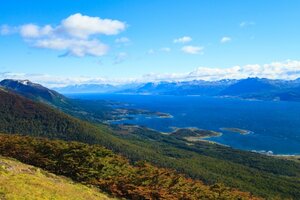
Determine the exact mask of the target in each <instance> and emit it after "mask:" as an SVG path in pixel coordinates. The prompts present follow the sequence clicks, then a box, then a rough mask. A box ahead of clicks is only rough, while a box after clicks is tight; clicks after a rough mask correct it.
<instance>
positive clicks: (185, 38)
mask: <svg viewBox="0 0 300 200" xmlns="http://www.w3.org/2000/svg"><path fill="white" fill-rule="evenodd" d="M190 41H192V38H191V37H189V36H183V37H181V38H176V39H174V40H173V42H174V43H188V42H190Z"/></svg>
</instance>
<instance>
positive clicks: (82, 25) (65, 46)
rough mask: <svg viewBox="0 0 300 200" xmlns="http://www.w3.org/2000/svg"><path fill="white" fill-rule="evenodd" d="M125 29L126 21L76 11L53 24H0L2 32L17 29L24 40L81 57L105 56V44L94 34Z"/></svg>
mask: <svg viewBox="0 0 300 200" xmlns="http://www.w3.org/2000/svg"><path fill="white" fill-rule="evenodd" d="M125 28H126V24H125V23H124V22H121V21H118V20H112V19H101V18H99V17H90V16H86V15H82V14H80V13H76V14H73V15H70V16H69V17H67V18H66V19H63V20H62V21H61V23H60V24H59V25H57V26H51V25H44V26H38V25H36V24H32V23H29V24H24V25H21V26H18V27H9V26H7V25H5V26H4V25H3V26H2V27H1V29H0V30H1V34H2V35H3V34H11V33H15V32H17V33H19V34H20V35H21V36H22V37H23V38H24V39H25V41H26V42H28V43H29V44H30V45H32V46H35V47H38V48H45V49H53V50H63V51H65V55H72V56H78V57H83V56H86V55H89V56H103V55H105V54H106V53H107V51H108V49H109V48H108V46H107V45H105V44H103V43H102V42H101V41H100V40H99V39H97V38H96V37H95V36H98V35H116V34H119V33H120V32H121V31H123V30H125ZM12 30H17V31H12ZM123 41H124V38H123Z"/></svg>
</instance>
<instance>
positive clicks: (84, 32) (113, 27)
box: [61, 13, 126, 38]
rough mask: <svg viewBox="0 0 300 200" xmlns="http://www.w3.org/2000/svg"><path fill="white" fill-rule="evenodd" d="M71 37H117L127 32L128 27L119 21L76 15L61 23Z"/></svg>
mask: <svg viewBox="0 0 300 200" xmlns="http://www.w3.org/2000/svg"><path fill="white" fill-rule="evenodd" d="M61 26H62V29H64V30H65V31H66V32H67V33H68V34H69V35H71V36H74V37H79V38H88V37H89V36H90V35H94V34H105V35H116V34H118V33H120V32H121V31H123V30H125V28H126V25H125V23H123V22H120V21H118V20H111V19H101V18H99V17H90V16H86V15H82V14H80V13H76V14H74V15H71V16H69V17H68V18H66V19H64V20H63V21H62V23H61Z"/></svg>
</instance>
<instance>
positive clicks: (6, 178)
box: [0, 156, 113, 200]
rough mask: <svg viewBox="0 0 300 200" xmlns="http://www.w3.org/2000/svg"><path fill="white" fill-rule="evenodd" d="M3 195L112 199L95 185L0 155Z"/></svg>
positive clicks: (7, 199)
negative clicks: (75, 180) (84, 183)
mask: <svg viewBox="0 0 300 200" xmlns="http://www.w3.org/2000/svg"><path fill="white" fill-rule="evenodd" d="M0 199H5V200H13V199H30V200H38V199H56V200H69V199H77V200H86V199H89V200H99V199H102V200H109V199H113V198H109V197H108V196H107V195H105V194H102V193H100V191H99V190H97V189H96V188H89V187H87V186H84V185H81V184H77V183H76V184H75V183H74V182H72V181H71V180H69V179H66V178H63V177H59V176H56V175H54V174H51V173H48V172H46V171H43V170H41V169H39V168H36V167H33V166H30V165H26V164H23V163H21V162H19V161H16V160H13V159H9V158H5V157H1V156H0Z"/></svg>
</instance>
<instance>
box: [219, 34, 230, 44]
mask: <svg viewBox="0 0 300 200" xmlns="http://www.w3.org/2000/svg"><path fill="white" fill-rule="evenodd" d="M230 41H231V38H230V37H227V36H224V37H222V38H221V40H220V42H221V43H227V42H230Z"/></svg>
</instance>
